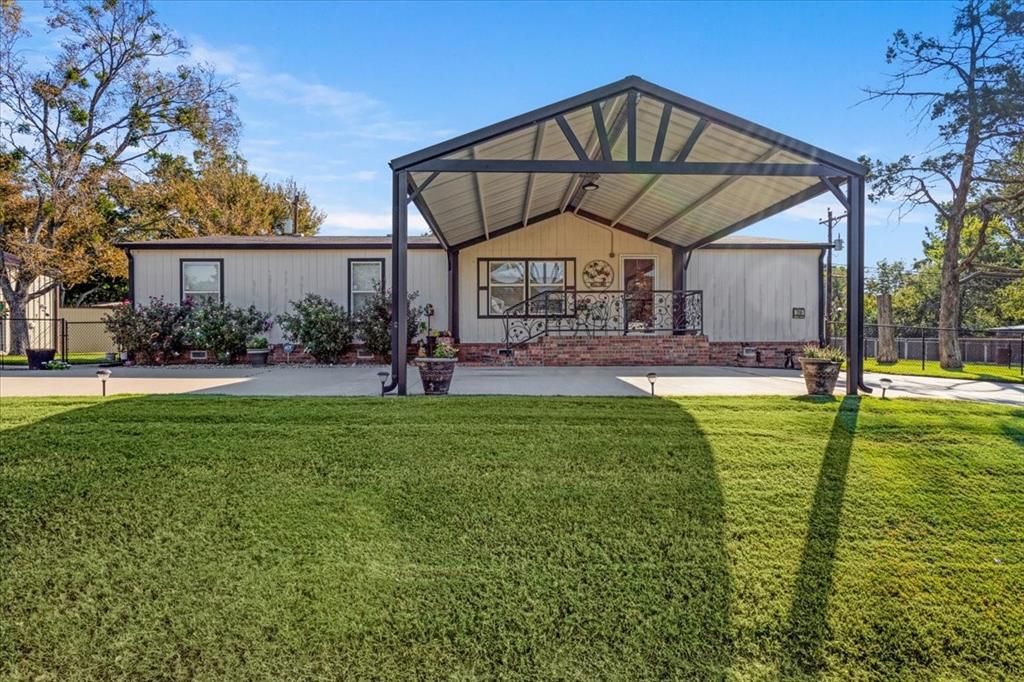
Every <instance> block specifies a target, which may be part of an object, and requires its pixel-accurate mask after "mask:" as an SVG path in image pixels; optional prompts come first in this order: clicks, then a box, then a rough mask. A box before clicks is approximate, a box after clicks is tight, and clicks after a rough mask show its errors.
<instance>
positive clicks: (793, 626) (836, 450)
mask: <svg viewBox="0 0 1024 682" xmlns="http://www.w3.org/2000/svg"><path fill="white" fill-rule="evenodd" d="M825 400H832V399H831V398H826V399H825ZM859 412H860V398H858V397H853V396H846V397H844V398H843V399H842V403H841V404H840V406H839V410H838V411H837V412H836V416H835V420H834V421H833V423H832V430H831V432H830V433H829V439H828V444H827V445H826V446H825V455H824V457H823V459H822V462H821V469H820V471H819V474H818V483H817V487H816V488H815V491H814V501H813V502H812V504H811V512H810V515H809V518H808V524H807V535H806V536H805V539H804V549H803V553H802V554H801V557H800V568H799V571H798V572H797V578H796V585H795V587H794V593H793V601H792V604H791V605H790V609H789V616H788V619H787V628H786V632H787V635H788V643H787V644H788V645H787V646H786V647H785V659H784V661H783V671H782V672H783V673H784V674H785V675H786V676H792V675H799V674H803V675H807V674H810V675H815V674H816V673H819V672H820V671H821V670H822V669H823V668H824V665H825V653H824V648H825V643H826V642H827V641H828V639H829V638H830V632H829V627H828V602H829V595H830V594H831V592H832V582H833V579H832V576H833V570H834V566H835V559H836V545H837V543H838V541H839V524H840V521H841V518H842V510H843V497H844V495H845V492H846V475H847V471H848V469H849V465H850V451H851V449H852V447H853V440H854V435H855V433H856V430H857V418H858V415H859Z"/></svg>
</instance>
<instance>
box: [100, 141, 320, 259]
mask: <svg viewBox="0 0 1024 682" xmlns="http://www.w3.org/2000/svg"><path fill="white" fill-rule="evenodd" d="M194 157H195V160H194V161H192V162H190V161H189V160H188V159H186V158H185V157H183V156H173V155H169V154H168V155H162V156H161V157H160V158H159V159H158V161H157V162H156V163H155V164H154V166H153V168H152V169H151V170H150V172H149V174H148V180H149V181H148V182H146V183H124V182H122V183H119V184H118V185H117V186H115V187H112V189H111V206H112V208H115V209H116V210H113V211H112V212H111V214H110V219H111V221H112V222H113V223H114V224H116V225H117V226H118V231H119V232H120V233H121V237H122V238H124V239H133V240H141V239H154V238H169V237H195V236H203V235H210V234H230V235H269V234H274V233H275V231H279V230H280V228H281V226H282V225H283V224H284V222H285V220H286V219H288V218H291V210H292V209H291V202H292V201H293V200H295V198H296V197H297V198H298V227H297V229H296V233H297V234H305V235H312V234H316V232H317V230H318V229H319V228H320V225H321V224H322V223H323V221H324V218H325V217H326V215H325V213H324V212H323V211H321V210H319V209H317V208H316V207H315V206H313V204H312V202H311V200H310V198H309V195H308V194H307V193H306V191H305V190H304V189H302V188H300V187H298V186H297V185H296V183H295V181H294V180H288V181H286V182H284V183H279V184H272V183H269V182H267V180H266V179H265V178H261V177H259V176H257V175H255V174H254V173H251V172H249V169H248V166H247V164H246V161H245V159H243V158H242V157H241V156H240V155H238V154H236V153H234V152H231V151H229V150H225V149H221V148H216V147H214V148H212V149H208V150H201V153H196V154H194Z"/></svg>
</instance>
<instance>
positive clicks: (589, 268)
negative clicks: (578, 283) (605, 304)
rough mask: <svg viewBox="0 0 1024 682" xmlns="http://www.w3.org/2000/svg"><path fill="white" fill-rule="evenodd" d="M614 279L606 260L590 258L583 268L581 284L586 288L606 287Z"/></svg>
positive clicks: (613, 273)
mask: <svg viewBox="0 0 1024 682" xmlns="http://www.w3.org/2000/svg"><path fill="white" fill-rule="evenodd" d="M614 281H615V272H614V271H613V270H612V266H611V265H609V264H608V261H603V260H592V261H590V262H589V263H587V265H586V267H584V268H583V284H584V286H586V287H587V288H588V289H607V288H608V287H610V286H611V285H612V282H614Z"/></svg>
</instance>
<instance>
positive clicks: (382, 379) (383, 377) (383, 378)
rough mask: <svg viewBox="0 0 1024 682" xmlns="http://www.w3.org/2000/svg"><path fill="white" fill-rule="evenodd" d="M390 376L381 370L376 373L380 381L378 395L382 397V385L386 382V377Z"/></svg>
mask: <svg viewBox="0 0 1024 682" xmlns="http://www.w3.org/2000/svg"><path fill="white" fill-rule="evenodd" d="M389 376H391V373H390V372H387V371H385V370H381V371H379V372H377V378H378V379H380V394H381V395H384V384H385V383H386V382H387V380H388V377H389Z"/></svg>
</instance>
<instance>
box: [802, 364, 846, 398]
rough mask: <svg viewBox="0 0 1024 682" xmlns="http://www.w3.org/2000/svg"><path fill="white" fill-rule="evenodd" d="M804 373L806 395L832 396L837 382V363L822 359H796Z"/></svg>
mask: <svg viewBox="0 0 1024 682" xmlns="http://www.w3.org/2000/svg"><path fill="white" fill-rule="evenodd" d="M797 359H798V360H799V361H800V367H801V368H802V369H803V371H804V383H805V384H807V395H832V393H833V392H834V391H835V390H836V381H838V380H839V363H838V362H833V361H831V360H825V359H824V358H797Z"/></svg>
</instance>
